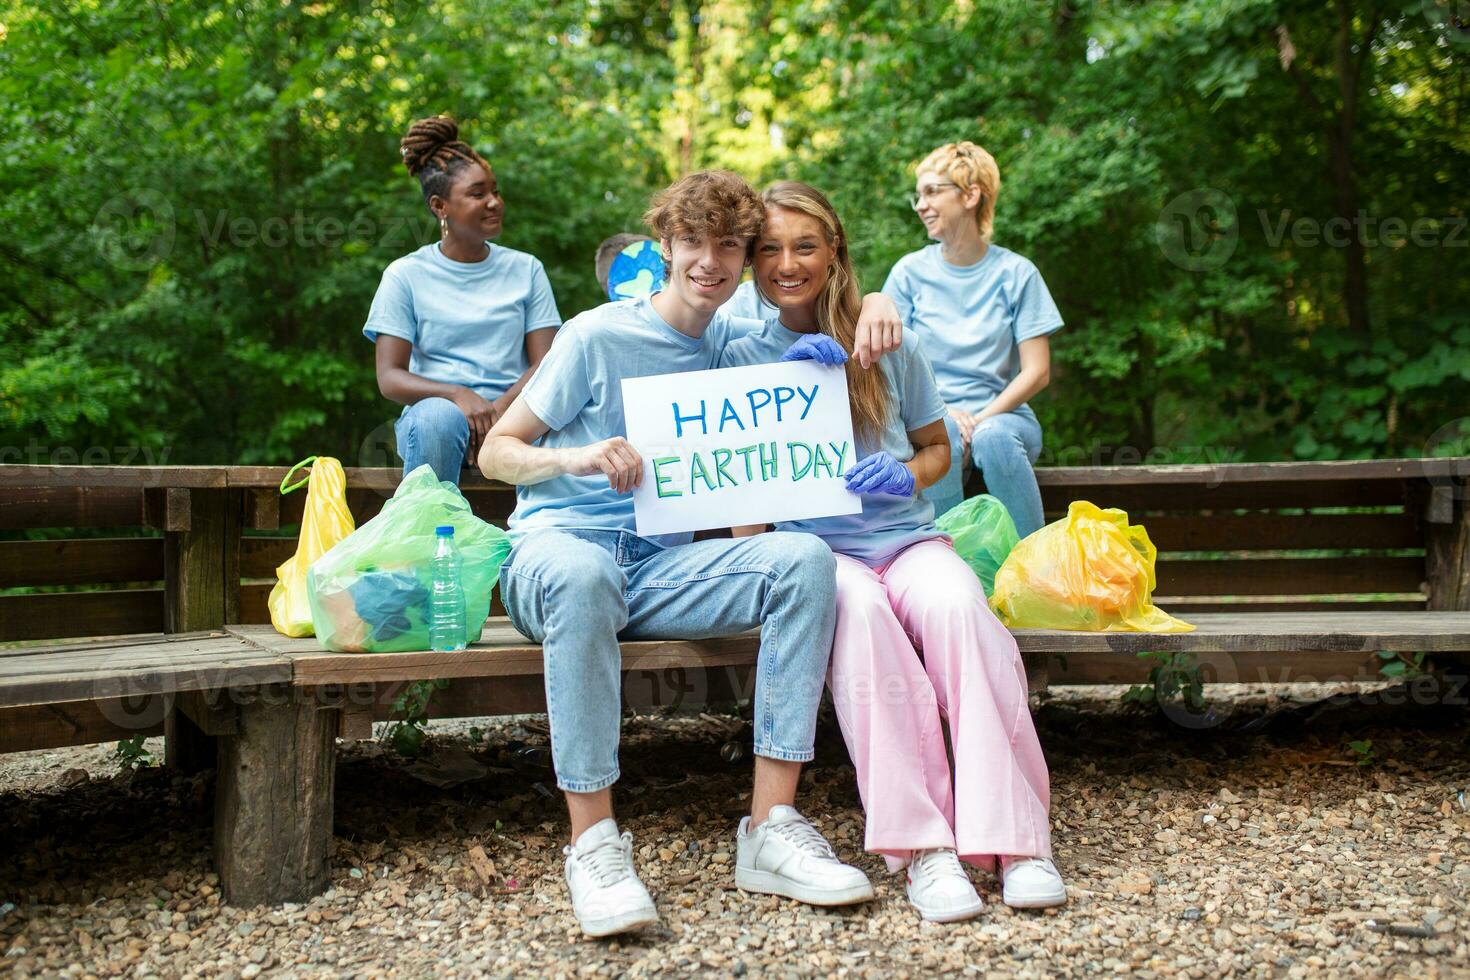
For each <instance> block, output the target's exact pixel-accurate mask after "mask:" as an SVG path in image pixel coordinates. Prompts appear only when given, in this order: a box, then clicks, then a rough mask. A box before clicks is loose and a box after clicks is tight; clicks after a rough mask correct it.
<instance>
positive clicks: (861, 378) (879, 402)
mask: <svg viewBox="0 0 1470 980" xmlns="http://www.w3.org/2000/svg"><path fill="white" fill-rule="evenodd" d="M761 200H763V201H764V202H765V205H766V208H767V209H768V210H769V209H770V208H786V209H788V210H790V211H797V212H799V213H801V214H805V215H810V216H811V217H813V218H816V219H817V220H818V221H819V222H821V224H822V229H823V231H824V232H825V233H826V236H827V244H828V245H831V246H833V247H834V248H835V249H836V252H837V255H836V258H835V259H834V260H833V262H832V265H831V266H830V267H829V268H828V270H827V286H826V288H825V289H823V290H822V294H821V295H820V296H818V297H817V329H818V330H820V331H821V332H822V333H824V334H826V335H827V336H829V337H831V338H832V339H833V340H835V341H837V343H838V344H839V345H840V346H841V347H842V349H843V350H845V351H847V355H848V356H847V368H846V370H847V400H848V404H849V407H850V408H851V411H852V424H853V428H855V429H857V430H858V432H860V433H861V434H863V435H865V436H867V437H869V438H870V439H876V438H877V436H878V434H879V433H880V432H882V430H883V426H884V425H885V424H886V423H887V422H888V410H889V405H888V401H889V399H888V388H887V386H886V385H885V384H884V383H883V375H882V373H881V372H880V371H878V370H867V371H865V370H863V369H862V368H861V367H860V366H859V365H858V362H857V361H856V360H855V359H854V358H853V356H852V349H853V344H854V342H855V340H856V337H857V322H858V314H859V313H860V312H861V310H862V305H863V301H862V292H861V291H860V290H859V288H858V280H857V273H856V272H854V271H853V268H852V259H851V258H850V257H849V255H848V251H847V235H846V233H845V232H843V230H842V221H841V219H839V218H838V217H837V211H836V210H835V209H834V208H833V207H832V202H830V201H828V200H827V198H826V196H825V195H824V194H823V193H822V192H821V191H819V190H817V189H816V188H815V187H812V186H811V185H810V184H803V183H802V182H801V181H798V180H783V181H780V182H779V183H775V184H772V185H771V186H770V187H768V188H766V192H765V193H764V194H762V195H761ZM756 291H757V292H759V291H760V282H759V281H758V280H757V282H756ZM761 296H762V298H764V299H765V300H766V302H768V303H770V302H771V301H770V298H769V297H766V296H765V294H764V293H761ZM771 305H772V306H775V305H776V304H775V303H771Z"/></svg>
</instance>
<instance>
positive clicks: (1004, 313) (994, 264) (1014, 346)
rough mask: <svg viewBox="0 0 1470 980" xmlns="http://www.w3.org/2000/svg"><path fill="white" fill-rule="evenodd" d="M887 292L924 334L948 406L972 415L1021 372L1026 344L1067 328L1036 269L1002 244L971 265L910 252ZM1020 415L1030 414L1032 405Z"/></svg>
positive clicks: (933, 250)
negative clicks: (1022, 355) (1062, 327)
mask: <svg viewBox="0 0 1470 980" xmlns="http://www.w3.org/2000/svg"><path fill="white" fill-rule="evenodd" d="M883 293H884V295H886V296H888V297H889V298H891V299H892V300H893V302H894V303H895V304H897V306H898V312H899V315H900V316H901V317H902V318H903V322H904V326H906V327H908V329H910V330H912V331H913V332H914V333H916V334H918V335H919V340H920V341H921V342H922V344H923V347H924V353H925V354H927V355H929V361H930V363H932V364H933V365H934V380H935V381H937V382H938V383H939V392H940V394H942V395H943V396H944V400H945V401H946V402H947V403H949V404H950V405H951V406H953V407H955V408H958V409H960V410H961V411H965V412H970V413H971V414H974V413H976V412H979V411H980V410H981V409H983V408H984V407H985V406H986V405H989V404H990V403H991V402H992V401H994V400H995V396H996V395H999V394H1000V393H1001V392H1002V391H1003V390H1005V387H1006V385H1008V384H1010V383H1011V382H1012V381H1013V380H1014V379H1015V377H1016V375H1017V374H1019V373H1020V371H1021V352H1020V344H1021V341H1023V340H1030V339H1031V338H1033V337H1044V336H1046V335H1047V334H1050V333H1053V332H1054V331H1056V330H1059V329H1061V326H1062V315H1061V313H1059V312H1058V311H1057V304H1056V303H1055V302H1053V300H1052V298H1051V293H1050V292H1048V291H1047V288H1046V283H1045V282H1044V281H1043V280H1042V278H1041V273H1040V272H1038V271H1037V270H1036V266H1034V265H1032V264H1031V261H1030V260H1029V259H1027V258H1025V257H1023V256H1020V255H1017V254H1016V253H1015V252H1012V251H1011V250H1010V249H1008V248H1001V247H1000V246H999V245H991V246H990V248H989V249H988V250H987V251H986V253H985V257H984V258H983V259H981V260H980V261H979V262H976V263H975V264H974V265H967V266H965V265H951V264H950V263H948V262H946V261H944V257H943V255H942V254H941V253H940V246H939V245H938V244H937V243H936V244H933V245H930V246H928V247H927V248H921V249H919V251H917V252H910V253H909V254H908V255H905V256H904V257H903V258H901V259H899V260H898V262H897V263H896V264H895V265H894V266H893V271H892V272H890V273H888V281H887V282H886V283H884V284H883ZM1017 411H1019V412H1022V413H1024V414H1028V415H1030V414H1032V413H1031V409H1030V407H1029V406H1026V405H1022V406H1020V407H1019V408H1018V409H1017Z"/></svg>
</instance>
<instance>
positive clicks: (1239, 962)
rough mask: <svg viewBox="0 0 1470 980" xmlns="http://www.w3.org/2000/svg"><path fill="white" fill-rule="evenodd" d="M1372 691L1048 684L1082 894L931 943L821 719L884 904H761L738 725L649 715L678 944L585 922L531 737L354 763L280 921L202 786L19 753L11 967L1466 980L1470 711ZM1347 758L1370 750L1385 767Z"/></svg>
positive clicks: (1047, 715) (659, 882)
mask: <svg viewBox="0 0 1470 980" xmlns="http://www.w3.org/2000/svg"><path fill="white" fill-rule="evenodd" d="M1354 690H1357V691H1358V692H1359V694H1358V697H1357V699H1356V701H1355V702H1354V703H1352V704H1350V705H1347V706H1343V707H1328V708H1323V707H1321V706H1319V707H1318V708H1316V709H1312V710H1305V709H1301V708H1296V707H1294V706H1293V705H1294V704H1295V703H1296V702H1300V701H1302V700H1304V699H1310V698H1314V697H1320V696H1321V695H1322V694H1324V693H1325V692H1324V691H1323V690H1306V689H1303V688H1300V687H1297V688H1285V687H1277V688H1268V687H1260V686H1256V687H1245V686H1240V687H1232V688H1229V689H1226V688H1225V687H1224V686H1221V687H1219V688H1214V689H1212V695H1213V696H1215V697H1217V698H1220V702H1219V703H1220V705H1221V709H1222V714H1223V715H1226V716H1227V717H1226V718H1225V720H1224V723H1223V724H1221V725H1219V726H1216V727H1214V728H1211V729H1207V730H1194V729H1191V728H1189V727H1183V726H1180V725H1176V724H1173V723H1171V722H1169V721H1168V720H1166V719H1163V718H1161V717H1158V716H1148V715H1144V714H1140V713H1137V710H1138V709H1124V708H1122V707H1120V706H1119V704H1118V702H1117V700H1116V699H1117V695H1118V693H1119V690H1118V689H1108V688H1097V687H1093V688H1073V689H1067V688H1057V689H1054V690H1053V692H1051V693H1050V694H1049V695H1048V696H1047V697H1045V698H1044V699H1043V700H1042V701H1041V702H1040V703H1038V705H1037V719H1038V725H1039V728H1040V731H1041V735H1042V741H1043V743H1044V745H1045V747H1046V750H1047V756H1048V758H1049V759H1050V762H1051V765H1052V778H1053V807H1052V810H1053V822H1054V834H1055V845H1056V853H1057V864H1058V865H1059V867H1060V868H1061V870H1062V873H1063V875H1064V876H1065V877H1066V879H1067V881H1068V884H1069V886H1070V890H1071V896H1072V899H1071V902H1070V904H1069V905H1068V906H1067V907H1065V908H1064V909H1061V910H1050V911H1047V912H1044V913H1017V912H1012V911H1010V910H1009V909H1007V908H1006V907H1005V906H1004V905H1003V904H1001V902H1000V898H999V894H998V887H997V883H996V882H995V880H994V879H993V878H991V877H989V876H987V875H981V874H978V873H977V874H976V878H977V885H978V886H979V887H980V889H981V891H982V894H984V896H985V897H986V900H987V903H988V904H987V908H986V910H985V912H984V913H983V914H982V915H981V916H980V917H979V918H978V919H975V920H973V921H971V922H968V923H962V924H958V925H950V926H940V925H933V924H926V923H921V922H920V921H919V920H918V918H917V916H916V915H914V913H913V912H912V911H911V909H910V908H909V906H908V904H907V901H906V900H905V898H904V893H903V881H902V877H901V876H889V875H887V874H886V873H884V871H883V865H882V862H881V861H880V860H879V859H876V858H873V857H870V856H868V855H864V854H862V853H861V851H860V845H861V839H862V812H861V809H860V807H859V805H858V799H857V792H856V788H855V784H854V782H853V776H852V770H851V769H850V768H849V767H848V765H847V763H846V758H845V755H844V753H843V750H842V747H841V742H840V739H838V738H837V737H836V735H835V732H834V731H833V730H831V729H829V728H825V727H824V730H823V738H822V744H821V746H820V750H819V756H818V760H817V762H816V763H815V764H813V765H812V766H810V767H809V768H808V770H807V773H806V775H805V776H804V777H803V780H802V788H801V796H800V799H799V801H798V803H799V805H800V806H801V807H802V809H803V810H804V812H806V813H807V814H808V815H809V816H811V817H812V818H813V819H814V822H815V823H817V825H818V826H819V827H820V828H821V829H822V830H823V831H824V832H825V833H826V834H827V836H828V838H829V839H831V840H832V842H833V843H834V845H835V846H836V847H837V849H838V851H839V853H840V854H842V855H843V856H844V857H845V858H846V859H848V860H851V861H855V862H856V863H857V864H859V865H860V866H861V867H863V868H864V870H866V871H867V872H868V874H869V875H870V876H871V877H872V878H873V879H874V882H875V883H876V885H877V890H878V898H877V900H876V901H874V902H872V903H869V904H868V905H865V906H860V907H857V908H854V909H847V910H836V911H821V910H816V909H811V908H806V907H803V906H800V905H797V904H795V903H793V902H787V901H783V900H778V899H774V898H765V897H752V896H746V895H744V894H742V893H741V892H739V891H736V890H735V889H734V885H733V881H732V865H733V854H734V838H733V834H734V827H735V823H736V821H737V819H738V818H739V816H740V815H741V813H742V810H743V808H744V796H745V793H746V791H747V790H748V783H749V759H748V758H740V759H736V760H734V761H729V760H727V758H726V755H727V754H728V753H724V754H722V751H721V749H722V747H724V746H725V745H726V743H727V741H728V739H729V734H730V732H731V731H732V730H733V729H735V728H736V727H737V723H736V722H734V721H732V720H731V719H730V718H728V717H725V716H713V715H707V716H702V717H696V718H648V717H640V718H636V719H629V720H628V721H627V723H626V725H625V734H624V750H623V763H624V765H623V769H624V780H623V782H622V783H621V784H620V787H619V797H618V799H619V809H620V818H621V822H622V825H623V827H624V828H626V829H629V830H631V831H632V832H633V834H634V846H635V849H636V855H637V860H638V865H639V868H640V871H641V873H642V874H643V876H644V879H645V881H646V882H647V883H648V885H649V886H650V890H651V891H653V893H654V895H655V898H656V900H657V902H658V905H659V911H660V914H661V916H662V921H661V923H660V925H659V926H657V927H656V928H653V929H650V930H647V931H645V932H644V933H642V934H640V935H637V936H633V937H624V938H621V939H618V940H616V941H591V940H586V939H583V938H582V937H581V936H580V934H579V932H578V930H577V928H576V925H575V922H574V920H573V918H572V915H571V910H570V907H569V904H568V902H567V898H566V891H565V887H564V885H563V883H562V879H561V870H560V869H561V860H562V859H561V854H560V847H561V844H562V843H563V839H562V838H563V835H564V833H565V830H566V823H565V816H564V813H563V810H562V807H561V804H560V802H559V801H558V799H557V798H556V796H555V794H554V793H553V792H552V791H551V789H550V788H549V787H550V785H551V784H550V782H549V780H548V779H547V775H546V773H545V772H544V771H543V770H541V769H540V768H538V767H537V766H536V765H535V758H534V756H535V755H536V754H537V752H538V748H537V747H544V746H545V744H546V739H545V735H544V731H545V729H544V721H542V720H539V719H536V718H534V717H530V718H521V719H516V720H500V721H488V720H480V721H478V722H459V723H443V724H436V725H435V726H434V727H433V731H434V737H433V739H432V740H431V745H432V752H431V754H430V756H429V757H428V758H427V759H425V760H424V761H421V762H419V763H414V764H410V763H406V762H404V761H403V760H400V759H398V758H397V757H395V756H393V755H391V754H387V753H385V752H384V750H383V749H382V748H381V747H380V746H379V745H378V744H377V743H375V742H364V743H357V744H351V745H347V746H344V748H343V750H342V756H341V765H340V767H339V769H338V784H337V837H336V843H335V856H334V869H335V870H334V873H333V877H332V887H331V888H330V889H329V890H328V891H327V892H326V893H325V894H323V895H321V896H319V897H318V898H316V899H315V900H313V901H311V902H310V903H307V904H302V905H285V906H281V907H277V908H253V909H234V908H225V907H222V906H221V905H220V901H219V898H220V897H219V892H218V890H217V889H218V880H217V879H216V878H215V876H214V875H213V874H212V873H211V872H210V870H209V857H208V855H209V841H210V831H209V785H208V776H207V775H206V776H201V777H196V778H194V779H182V778H178V777H174V776H172V775H171V774H170V773H168V772H167V771H165V770H162V769H143V770H139V771H137V772H134V773H130V774H125V775H120V774H118V772H117V768H116V765H115V763H113V761H112V760H111V759H110V757H109V756H110V751H111V747H110V746H93V747H86V748H80V749H68V750H64V751H51V752H37V753H29V754H19V755H11V756H5V757H0V808H3V810H4V812H5V813H6V814H7V818H8V819H7V821H6V822H7V823H8V824H9V825H10V830H9V832H8V833H7V835H6V838H7V839H6V846H5V847H4V848H3V852H0V947H3V948H4V950H5V953H4V956H3V957H0V972H9V973H11V974H13V975H15V976H18V977H23V976H34V975H75V976H83V975H98V976H113V975H119V974H127V975H136V976H145V975H158V976H167V977H190V976H220V977H241V978H249V977H255V976H261V975H268V974H269V975H278V976H338V975H343V974H351V975H357V976H364V977H371V976H386V975H390V974H391V975H400V974H402V975H409V976H428V975H457V976H479V975H489V976H542V975H545V976H553V975H556V976H572V975H628V976H645V975H650V974H658V973H685V972H693V971H700V972H706V973H714V974H719V975H733V976H741V975H744V974H747V973H758V972H760V973H770V974H772V975H776V976H810V975H834V974H835V975H839V976H840V975H854V976H886V975H894V974H904V975H907V974H919V973H923V974H929V973H940V972H945V973H949V972H954V973H967V974H970V973H974V974H979V973H985V974H990V973H995V974H1001V975H1021V976H1053V975H1061V976H1073V975H1081V974H1114V973H1122V972H1132V973H1136V974H1138V975H1141V976H1153V975H1179V976H1190V977H1213V976H1221V975H1231V974H1240V975H1252V976H1291V977H1296V976H1306V975H1317V974H1325V975H1333V974H1342V975H1358V974H1366V975H1370V976H1378V975H1409V974H1413V975H1416V976H1420V977H1436V976H1470V968H1467V964H1470V950H1467V942H1470V899H1467V893H1470V833H1467V831H1470V799H1467V795H1470V794H1467V790H1470V751H1467V749H1470V712H1467V711H1466V710H1465V709H1464V708H1445V707H1436V706H1428V707H1425V706H1422V705H1421V706H1417V707H1416V706H1408V707H1395V706H1392V705H1389V704H1385V703H1383V699H1382V698H1381V697H1373V696H1371V695H1370V696H1367V697H1364V696H1363V695H1362V690H1363V689H1354ZM472 724H474V725H477V726H478V727H481V728H484V729H485V735H484V737H483V738H481V739H479V740H476V741H472V740H471V739H470V737H469V735H468V729H469V728H470V726H471V725H472ZM1350 739H1371V740H1372V751H1373V753H1374V756H1375V759H1374V761H1373V762H1372V764H1371V765H1367V766H1359V765H1357V764H1356V763H1355V762H1354V760H1353V755H1352V753H1351V752H1350V751H1349V750H1347V748H1346V747H1345V743H1346V742H1347V741H1348V740H1350ZM152 747H153V748H154V749H155V751H156V752H158V753H161V751H162V747H161V745H154V746H152ZM527 750H530V751H529V752H528V751H527ZM543 751H544V750H543ZM528 755H529V756H532V757H533V758H529V759H528V758H527V757H528ZM457 780H468V781H465V782H458V783H457V784H455V785H444V784H447V783H456V781H457Z"/></svg>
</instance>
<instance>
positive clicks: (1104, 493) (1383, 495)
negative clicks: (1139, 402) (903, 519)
mask: <svg viewBox="0 0 1470 980" xmlns="http://www.w3.org/2000/svg"><path fill="white" fill-rule="evenodd" d="M1405 486H1406V485H1405V483H1404V482H1403V481H1402V480H1351V481H1350V480H1301V481H1297V482H1291V483H1222V484H1220V485H1219V486H1202V485H1198V484H1113V483H1100V484H1043V485H1042V486H1041V503H1042V509H1043V510H1045V511H1046V514H1047V520H1049V521H1050V520H1054V519H1055V518H1056V517H1061V516H1063V515H1065V514H1066V512H1067V507H1068V505H1069V504H1070V503H1071V502H1072V501H1074V500H1090V501H1091V502H1092V503H1094V504H1096V505H1097V506H1099V507H1117V508H1120V509H1122V510H1125V511H1127V512H1128V513H1129V516H1135V515H1142V514H1145V513H1149V512H1160V513H1193V512H1195V511H1201V510H1208V511H1218V510H1237V509H1239V510H1265V511H1272V510H1283V509H1288V508H1314V507H1393V506H1402V505H1403V503H1404V495H1405ZM970 492H972V493H973V492H976V489H975V488H972V489H971V491H970Z"/></svg>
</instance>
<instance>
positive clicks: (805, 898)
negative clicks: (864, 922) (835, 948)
mask: <svg viewBox="0 0 1470 980" xmlns="http://www.w3.org/2000/svg"><path fill="white" fill-rule="evenodd" d="M735 884H736V885H738V886H739V887H740V888H742V889H744V890H745V891H748V892H764V893H765V894H768V895H784V896H786V897H787V898H794V899H796V900H797V901H798V902H806V903H807V904H808V905H852V904H855V903H857V902H866V901H867V900H868V899H870V898H872V897H873V884H872V882H870V881H868V876H867V875H865V874H863V873H862V872H861V871H859V870H858V869H857V868H854V867H852V866H851V865H847V864H843V863H842V862H841V861H839V860H837V854H836V853H835V852H834V851H833V850H832V845H831V844H828V843H827V838H825V837H823V836H822V835H821V834H820V833H819V832H818V831H817V828H815V827H813V826H812V825H811V824H810V823H808V822H807V819H806V817H803V816H802V815H801V814H799V813H797V812H796V808H795V807H789V806H773V807H771V812H770V814H769V815H768V816H767V817H766V822H765V823H763V824H761V825H760V826H759V827H757V828H756V829H755V830H753V831H752V830H750V818H749V817H745V818H744V819H742V820H741V821H740V829H739V830H738V831H737V832H736V834H735Z"/></svg>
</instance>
